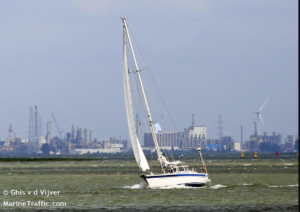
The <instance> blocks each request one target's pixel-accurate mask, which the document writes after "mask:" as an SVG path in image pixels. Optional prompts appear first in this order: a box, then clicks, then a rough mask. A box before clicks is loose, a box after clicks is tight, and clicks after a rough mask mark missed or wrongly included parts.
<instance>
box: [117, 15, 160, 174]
mask: <svg viewBox="0 0 300 212" xmlns="http://www.w3.org/2000/svg"><path fill="white" fill-rule="evenodd" d="M123 23H124V28H125V31H126V33H127V37H128V42H129V45H130V49H131V52H132V56H133V60H134V64H135V67H136V74H137V76H138V79H139V83H140V87H141V90H142V94H143V98H144V102H145V106H146V110H147V115H148V119H149V125H150V131H151V134H152V138H153V141H154V145H155V149H156V153H157V157H158V159H159V162H160V165H161V168H162V170H163V164H162V155H161V154H160V149H159V145H158V142H157V137H156V135H155V132H154V127H153V121H152V118H151V113H150V109H149V106H148V102H147V98H146V94H145V90H144V86H143V82H142V79H141V75H140V70H139V67H138V64H137V61H136V58H135V54H134V50H133V47H132V43H131V39H130V36H129V32H128V28H127V25H126V21H125V18H124V19H123ZM163 171H164V170H163Z"/></svg>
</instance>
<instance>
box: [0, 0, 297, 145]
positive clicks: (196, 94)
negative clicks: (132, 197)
mask: <svg viewBox="0 0 300 212" xmlns="http://www.w3.org/2000/svg"><path fill="white" fill-rule="evenodd" d="M121 16H126V17H127V22H128V25H129V27H130V29H131V31H132V33H133V35H134V37H135V40H136V41H137V43H138V45H139V48H140V50H141V52H142V54H143V56H144V58H145V60H146V62H147V64H148V66H149V68H150V70H151V73H152V75H153V76H154V79H155V81H156V83H157V86H158V87H159V89H160V92H161V94H162V96H163V97H164V101H165V103H166V105H167V107H168V109H169V112H170V114H171V115H172V118H173V120H174V122H175V124H176V127H177V129H178V130H179V131H181V130H183V129H184V128H186V127H188V126H189V125H190V124H191V116H192V114H195V122H196V125H205V126H207V137H208V138H218V123H217V122H218V119H219V114H222V121H223V122H224V123H223V125H222V127H223V128H224V129H223V134H224V135H230V136H232V137H233V138H234V140H235V141H240V140H241V139H240V128H241V126H243V128H244V140H246V139H248V138H249V136H250V134H253V132H254V125H253V123H254V121H256V115H255V114H254V113H253V111H257V110H258V109H259V108H260V107H261V106H262V104H263V103H264V102H265V101H266V99H268V98H269V101H268V103H267V104H266V106H265V107H264V108H263V110H262V117H263V120H264V123H265V126H262V124H260V132H261V133H263V132H264V131H266V132H267V134H271V133H272V132H276V134H278V133H281V134H282V135H283V139H284V138H285V137H286V135H287V134H295V133H297V131H298V107H299V105H298V101H299V99H298V95H299V94H298V87H299V86H298V36H299V34H298V1H297V0H289V1H286V0H264V1H260V0H259V1H258V0H257V1H256V0H245V1H240V0H230V1H222V0H220V1H218V0H214V1H204V0H203V1H202V0H184V1H183V0H182V1H179V0H164V1H160V0H151V1H150V0H149V1H146V0H145V1H139V0H128V1H125V0H124V1H119V0H110V1H108V0H107V1H106V0H73V1H68V0H64V1H61V0H51V1H50V0H48V1H47V0H45V1H40V0H36V1H34V0H27V1H14V0H1V1H0V98H1V104H0V140H5V139H6V137H7V135H8V126H9V124H12V125H13V130H14V131H15V133H16V135H17V136H18V135H19V136H22V137H24V138H25V139H28V129H29V107H30V106H32V107H34V106H35V105H36V106H38V112H39V114H40V117H41V118H42V123H43V134H45V133H46V123H47V122H48V121H52V122H53V119H52V116H51V113H53V114H54V115H55V118H56V120H57V123H58V125H59V127H60V128H61V129H63V130H64V133H65V132H69V131H70V130H71V126H72V125H74V126H75V127H81V128H87V129H88V130H93V131H94V136H95V137H96V138H98V140H104V139H106V138H109V137H112V136H117V137H119V136H120V135H121V136H122V137H123V138H125V137H128V129H127V121H126V112H125V104H124V91H123V79H122V77H123V74H122V63H123V61H122V33H123V32H122V30H123V29H122V21H121V20H120V17H121ZM161 127H162V130H163V131H164V130H165V131H170V130H172V129H171V128H170V127H169V126H164V125H162V126H161ZM53 133H54V135H58V133H57V130H56V128H55V126H54V125H53Z"/></svg>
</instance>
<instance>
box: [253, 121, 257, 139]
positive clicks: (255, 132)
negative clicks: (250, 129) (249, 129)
mask: <svg viewBox="0 0 300 212" xmlns="http://www.w3.org/2000/svg"><path fill="white" fill-rule="evenodd" d="M254 136H257V131H256V122H254Z"/></svg>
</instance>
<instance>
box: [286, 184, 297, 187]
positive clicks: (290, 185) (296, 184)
mask: <svg viewBox="0 0 300 212" xmlns="http://www.w3.org/2000/svg"><path fill="white" fill-rule="evenodd" d="M293 186H299V185H298V184H296V185H287V187H293Z"/></svg>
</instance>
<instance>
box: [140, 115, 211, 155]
mask: <svg viewBox="0 0 300 212" xmlns="http://www.w3.org/2000/svg"><path fill="white" fill-rule="evenodd" d="M194 125H195V120H194V114H193V115H192V125H191V126H190V127H189V128H187V129H184V131H183V132H177V131H175V132H163V133H162V134H156V137H157V141H158V144H159V146H160V147H162V148H164V147H165V148H171V147H173V148H182V149H195V148H197V147H202V148H206V146H207V141H206V127H205V126H199V127H197V126H194ZM144 146H145V147H146V148H151V147H153V148H154V142H153V138H152V135H151V133H150V132H148V133H145V134H144Z"/></svg>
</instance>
